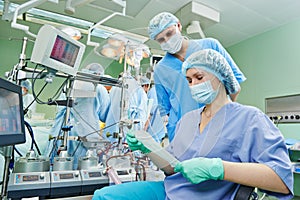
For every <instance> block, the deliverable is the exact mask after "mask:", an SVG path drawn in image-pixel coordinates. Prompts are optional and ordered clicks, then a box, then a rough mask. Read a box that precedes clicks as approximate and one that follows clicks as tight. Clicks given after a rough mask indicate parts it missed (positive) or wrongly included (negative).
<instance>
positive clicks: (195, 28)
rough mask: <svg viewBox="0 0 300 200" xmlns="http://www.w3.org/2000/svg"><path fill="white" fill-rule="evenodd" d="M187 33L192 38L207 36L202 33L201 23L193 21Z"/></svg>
mask: <svg viewBox="0 0 300 200" xmlns="http://www.w3.org/2000/svg"><path fill="white" fill-rule="evenodd" d="M186 33H187V34H188V35H191V36H192V35H193V36H194V37H197V36H200V37H201V38H205V34H204V33H203V31H202V28H201V26H200V22H199V21H192V22H191V24H190V25H189V26H188V27H187V28H186ZM194 37H193V38H194Z"/></svg>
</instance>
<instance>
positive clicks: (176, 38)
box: [160, 26, 183, 54]
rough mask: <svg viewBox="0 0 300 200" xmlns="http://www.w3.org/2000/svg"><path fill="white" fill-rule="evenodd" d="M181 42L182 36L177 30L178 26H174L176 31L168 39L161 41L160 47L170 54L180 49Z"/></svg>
mask: <svg viewBox="0 0 300 200" xmlns="http://www.w3.org/2000/svg"><path fill="white" fill-rule="evenodd" d="M182 42H183V36H182V35H181V33H180V32H179V30H178V27H177V26H176V33H175V34H174V35H172V37H170V38H169V40H168V41H166V42H164V43H161V44H160V47H161V49H162V50H164V51H167V52H169V53H170V54H174V53H177V52H178V51H180V49H181V47H182Z"/></svg>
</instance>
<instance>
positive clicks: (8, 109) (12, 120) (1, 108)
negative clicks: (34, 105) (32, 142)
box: [0, 78, 25, 146]
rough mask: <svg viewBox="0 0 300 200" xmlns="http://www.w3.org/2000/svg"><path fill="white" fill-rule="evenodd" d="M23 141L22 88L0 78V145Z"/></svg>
mask: <svg viewBox="0 0 300 200" xmlns="http://www.w3.org/2000/svg"><path fill="white" fill-rule="evenodd" d="M24 142H25V128H24V112H23V102H22V89H21V87H20V86H18V85H16V84H14V83H11V82H9V81H7V80H4V79H1V78H0V146H7V145H14V144H20V143H24Z"/></svg>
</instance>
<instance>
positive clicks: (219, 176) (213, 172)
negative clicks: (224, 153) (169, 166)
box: [174, 157, 224, 184]
mask: <svg viewBox="0 0 300 200" xmlns="http://www.w3.org/2000/svg"><path fill="white" fill-rule="evenodd" d="M174 171H175V172H180V173H181V174H182V175H183V176H184V177H185V178H186V179H188V180H189V181H190V182H191V183H193V184H198V183H201V182H202V181H206V180H210V179H213V180H223V179H224V167H223V163H222V160H221V159H220V158H203V157H200V158H192V159H190V160H185V161H183V162H180V163H178V164H177V165H176V166H175V168H174Z"/></svg>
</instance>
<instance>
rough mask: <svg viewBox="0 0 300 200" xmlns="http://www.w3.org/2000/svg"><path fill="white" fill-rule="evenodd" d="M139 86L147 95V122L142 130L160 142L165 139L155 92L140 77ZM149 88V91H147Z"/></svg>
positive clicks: (145, 79) (145, 80)
mask: <svg viewBox="0 0 300 200" xmlns="http://www.w3.org/2000/svg"><path fill="white" fill-rule="evenodd" d="M140 81H141V86H142V87H143V89H144V91H145V92H146V93H147V97H148V112H147V116H148V120H147V122H146V124H145V127H144V130H146V131H147V132H148V133H149V134H150V135H151V136H152V137H153V139H154V140H155V141H157V142H159V143H160V142H162V140H163V139H164V138H165V136H166V133H165V126H164V120H163V118H162V117H161V116H160V112H159V109H158V105H157V96H156V92H155V87H151V88H150V85H151V82H150V80H149V79H148V78H147V77H145V76H142V77H141V80H140ZM149 88H150V89H149Z"/></svg>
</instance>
